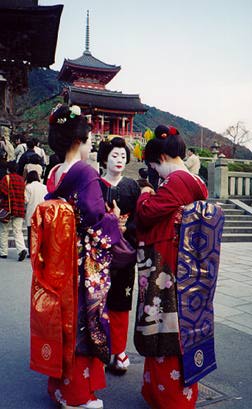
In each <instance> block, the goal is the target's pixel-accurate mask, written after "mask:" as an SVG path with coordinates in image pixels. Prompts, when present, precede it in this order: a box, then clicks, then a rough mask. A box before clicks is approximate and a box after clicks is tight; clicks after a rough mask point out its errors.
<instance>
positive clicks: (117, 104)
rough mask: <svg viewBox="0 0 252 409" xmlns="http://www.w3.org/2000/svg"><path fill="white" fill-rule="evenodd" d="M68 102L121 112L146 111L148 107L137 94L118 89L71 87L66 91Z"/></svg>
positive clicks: (89, 108) (84, 106)
mask: <svg viewBox="0 0 252 409" xmlns="http://www.w3.org/2000/svg"><path fill="white" fill-rule="evenodd" d="M66 93H67V99H68V103H70V104H73V105H75V104H76V105H80V106H81V107H82V108H84V110H85V108H87V109H88V110H100V111H102V110H105V111H106V110H108V111H120V112H145V111H147V108H146V107H145V105H144V104H142V103H141V100H140V98H139V95H137V94H123V93H122V92H117V91H108V90H102V91H101V90H94V89H85V88H82V89H80V88H77V87H71V86H70V87H69V88H68V89H67V91H66Z"/></svg>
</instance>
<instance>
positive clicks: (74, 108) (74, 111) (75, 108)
mask: <svg viewBox="0 0 252 409" xmlns="http://www.w3.org/2000/svg"><path fill="white" fill-rule="evenodd" d="M69 111H70V112H71V113H70V118H72V119H73V118H75V117H76V116H80V115H81V109H80V107H79V106H78V105H72V106H71V107H69Z"/></svg>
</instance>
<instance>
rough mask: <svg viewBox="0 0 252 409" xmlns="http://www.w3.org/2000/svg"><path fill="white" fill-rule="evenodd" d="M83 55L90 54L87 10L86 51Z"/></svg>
mask: <svg viewBox="0 0 252 409" xmlns="http://www.w3.org/2000/svg"><path fill="white" fill-rule="evenodd" d="M85 54H91V53H90V51H89V10H87V26H86V49H85Z"/></svg>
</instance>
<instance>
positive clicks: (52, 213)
mask: <svg viewBox="0 0 252 409" xmlns="http://www.w3.org/2000/svg"><path fill="white" fill-rule="evenodd" d="M89 131H90V128H89V126H88V124H87V121H86V119H85V118H84V117H82V115H81V111H80V108H79V107H78V106H73V107H68V106H64V105H63V106H60V107H57V108H56V110H55V111H54V112H53V113H52V114H51V116H50V128H49V146H50V147H51V148H52V149H53V150H54V151H55V153H56V154H57V155H58V156H59V158H60V159H61V160H62V162H63V163H61V164H59V165H56V166H55V167H54V168H53V169H52V171H51V173H50V175H49V178H48V181H47V188H48V192H49V194H48V195H47V196H46V199H48V205H47V203H43V204H42V205H41V207H39V208H38V209H37V211H36V212H35V215H34V218H33V233H32V238H33V240H32V250H31V260H32V264H33V285H32V302H31V306H32V307H31V349H32V354H31V367H32V369H35V370H38V371H40V372H42V373H45V374H47V375H49V376H50V377H49V382H48V392H49V395H50V397H51V398H52V399H53V400H54V401H55V402H57V403H59V404H61V407H62V408H65V409H67V408H72V407H75V408H86V409H102V408H103V402H102V400H100V399H97V397H96V396H95V391H96V390H98V389H101V388H104V387H105V375H104V363H108V362H109V361H110V338H109V320H108V314H107V307H106V298H107V293H108V290H109V287H110V275H109V266H110V263H111V260H112V255H111V245H113V244H115V243H117V242H118V241H119V239H120V233H119V228H118V217H119V212H117V214H116V207H115V212H114V213H115V214H116V215H115V214H112V213H107V212H106V210H105V204H104V200H103V197H102V192H101V189H100V185H99V175H98V173H97V172H96V171H95V169H93V168H92V167H91V166H89V165H88V164H86V163H85V161H84V160H85V159H87V157H88V153H89V152H90V150H91V139H90V132H89ZM64 203H65V205H64ZM69 205H71V206H69ZM69 207H70V212H71V209H72V213H73V220H74V222H73V221H72V219H71V218H67V217H68V216H67V217H66V212H67V211H68V212H69ZM62 208H63V211H62V210H61V209H62ZM55 209H56V210H55ZM117 209H118V208H117ZM68 214H69V213H68ZM43 215H44V219H42V216H43ZM57 215H58V217H57ZM116 216H118V217H116ZM43 234H44V235H45V237H43ZM41 236H42V240H41ZM40 241H42V245H41V246H40V247H39V248H38V242H40ZM69 242H70V243H69ZM64 243H66V244H67V245H64ZM71 260H73V261H71ZM75 265H76V269H75V268H73V269H72V266H75ZM71 269H72V270H73V274H70V273H69V271H70V272H71ZM75 270H76V283H77V284H76V286H75V284H74V282H75V278H74V280H73V278H72V276H73V275H74V277H75ZM73 281H74V282H73ZM72 283H73V284H72ZM43 284H44V285H43ZM59 284H60V285H59ZM77 286H78V288H77ZM75 288H76V290H77V291H75ZM49 290H51V292H50V293H49V292H48V291H49ZM41 294H42V295H43V296H42V297H41ZM48 294H49V295H48ZM49 296H50V297H49ZM53 299H56V303H54V304H53V303H52V301H51V300H53ZM42 300H43V302H42ZM53 305H54V306H55V308H53ZM71 305H72V306H73V308H72V309H71ZM59 306H60V307H61V309H60V311H59ZM56 308H57V309H56ZM50 311H52V312H54V311H59V313H58V314H57V315H56V312H54V314H53V313H52V312H51V313H50ZM43 317H45V318H47V319H45V325H48V331H47V333H45V331H44V329H43V327H44V326H43V325H42V324H41V320H42V319H43ZM60 320H61V321H62V322H60ZM59 326H62V330H61V328H59ZM60 330H61V332H60ZM43 331H44V332H43ZM57 332H59V333H60V336H59V339H56V340H55V339H54V340H53V341H55V342H52V337H54V336H55V334H56V333H57ZM50 336H51V338H50ZM69 339H70V341H71V340H73V341H71V342H69ZM62 340H63V341H62ZM60 342H62V343H63V345H62V344H60ZM71 344H73V348H72V346H71ZM55 345H59V347H58V348H57V347H55ZM40 351H41V354H42V358H44V361H43V362H42V361H41V354H40V353H39V352H40ZM60 354H61V355H63V356H62V357H61V356H60ZM57 356H59V359H58V360H57V362H56V363H57V366H56V365H55V360H56V357H57ZM60 358H61V359H60ZM50 360H51V361H50ZM50 362H52V364H53V363H54V367H53V368H52V364H51V365H50ZM61 362H63V365H61V366H60V363H61Z"/></svg>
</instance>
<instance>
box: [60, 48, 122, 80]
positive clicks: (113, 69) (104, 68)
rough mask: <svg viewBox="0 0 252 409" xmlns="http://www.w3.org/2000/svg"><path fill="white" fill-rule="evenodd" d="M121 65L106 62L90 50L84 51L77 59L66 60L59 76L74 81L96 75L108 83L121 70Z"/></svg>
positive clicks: (61, 78)
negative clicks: (93, 54)
mask: <svg viewBox="0 0 252 409" xmlns="http://www.w3.org/2000/svg"><path fill="white" fill-rule="evenodd" d="M120 69H121V67H120V66H116V65H110V64H106V63H104V62H103V61H101V60H98V59H97V58H95V57H93V56H92V54H91V53H90V52H86V51H85V52H84V53H83V55H82V56H81V57H79V58H76V59H75V60H68V59H67V60H66V59H65V60H64V63H63V66H62V68H61V70H60V73H59V75H58V78H59V80H60V81H65V82H70V83H72V82H74V81H75V80H78V79H79V78H86V77H89V76H90V74H92V76H96V77H97V78H99V80H100V82H101V83H103V84H107V83H108V82H110V81H111V80H112V78H114V76H115V75H116V74H117V73H118V71H120Z"/></svg>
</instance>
